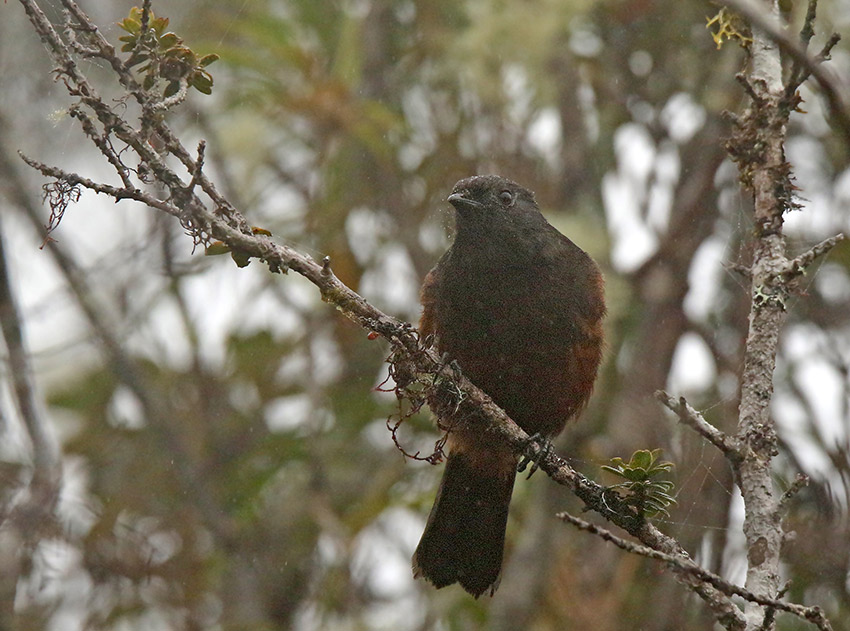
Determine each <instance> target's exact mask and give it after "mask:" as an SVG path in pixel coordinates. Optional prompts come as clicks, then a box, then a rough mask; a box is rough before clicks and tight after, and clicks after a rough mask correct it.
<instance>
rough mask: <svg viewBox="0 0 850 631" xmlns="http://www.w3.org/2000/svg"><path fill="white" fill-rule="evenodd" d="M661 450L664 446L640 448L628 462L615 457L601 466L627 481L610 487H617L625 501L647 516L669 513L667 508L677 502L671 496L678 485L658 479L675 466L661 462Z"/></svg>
mask: <svg viewBox="0 0 850 631" xmlns="http://www.w3.org/2000/svg"><path fill="white" fill-rule="evenodd" d="M661 452H662V450H661V449H653V450H652V451H650V450H648V449H640V450H638V451H636V452H634V453H633V454H632V457H631V459H630V460H629V461H628V462H625V461H624V460H623V459H622V458H612V459H611V464H610V465H602V469H603V470H604V471H608V472H609V473H613V474H614V475H616V476H617V477H619V478H622V479H623V480H625V482H620V483H619V484H615V485H613V486H610V487H608V488H609V489H612V490H616V491H617V492H618V493H619V494H620V495H621V496H622V497H623V499H624V501H625V502H626V504H628V505H630V506H633V507H635V509H637V511H638V512H639V513H640V514H641V515H642V516H644V517H655V516H657V515H664V516H669V515H670V513H668V512H667V507H668V506H671V505H673V504H675V503H676V500H675V499H674V498H673V496H672V495H670V491H672V490H673V488H674V487H675V484H674V483H673V482H671V481H670V480H661V479H657V478H659V477H660V476H662V475H664V474H666V473H668V472H669V471H670V470H671V469H672V468H673V463H672V462H659V458H660V457H661Z"/></svg>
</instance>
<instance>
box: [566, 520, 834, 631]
mask: <svg viewBox="0 0 850 631" xmlns="http://www.w3.org/2000/svg"><path fill="white" fill-rule="evenodd" d="M557 517H558V518H559V519H561V520H563V521H565V522H567V523H569V524H572V525H573V526H575V527H576V528H578V529H580V530H584V531H586V532H589V533H591V534H594V535H596V536H598V537H600V538H602V539H604V540H605V541H608V542H610V543H613V544H614V545H615V546H617V547H618V548H620V549H622V550H625V551H627V552H631V553H632V554H638V555H640V556H644V557H647V558H649V559H655V560H656V561H663V562H665V563H667V564H668V565H669V566H671V568H673V569H675V570H678V571H680V572H684V573H686V574H690V575H693V576H694V577H695V578H697V579H699V580H700V581H704V582H706V583H709V584H710V585H712V586H713V587H714V588H715V589H717V590H718V591H720V592H722V593H723V594H726V595H727V596H740V597H741V598H743V599H744V600H747V601H749V602H753V603H756V604H758V605H761V606H763V607H767V608H768V610H779V611H785V612H787V613H791V614H794V615H796V616H799V617H800V618H803V619H804V620H808V621H809V622H811V623H812V624H814V625H816V626H817V627H818V628H819V629H822V630H823V631H831V629H832V625H831V624H830V622H829V620H828V619H827V618H826V616H824V613H823V610H821V608H820V607H804V606H802V605H797V604H794V603H786V602H783V601H781V600H777V599H775V598H765V597H763V596H759V595H758V594H754V593H753V592H751V591H749V590H747V589H744V588H743V587H739V586H738V585H735V584H734V583H730V582H729V581H727V580H725V579H724V578H722V577H720V576H718V575H717V574H714V573H713V572H709V571H708V570H706V569H705V568H703V567H701V566H699V565H697V564H696V563H694V562H693V561H692V560H691V559H689V558H682V557H679V556H673V555H671V554H666V553H664V552H660V551H658V550H653V549H651V548H647V547H646V546H642V545H640V544H637V543H634V542H632V541H627V540H626V539H623V538H622V537H618V536H617V535H615V534H614V533H612V532H610V531H608V530H606V529H605V528H602V527H600V526H597V525H596V524H592V523H590V522H588V521H585V520H584V519H581V518H579V517H575V516H574V515H571V514H569V513H566V512H563V513H558V515H557ZM727 628H728V627H727Z"/></svg>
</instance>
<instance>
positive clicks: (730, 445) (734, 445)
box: [655, 390, 745, 462]
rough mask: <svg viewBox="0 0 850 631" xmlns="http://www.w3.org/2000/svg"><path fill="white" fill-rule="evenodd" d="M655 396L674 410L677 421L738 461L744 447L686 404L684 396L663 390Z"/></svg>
mask: <svg viewBox="0 0 850 631" xmlns="http://www.w3.org/2000/svg"><path fill="white" fill-rule="evenodd" d="M655 398H656V399H658V400H659V401H660V402H661V403H662V405H664V406H665V407H667V408H668V409H669V410H671V411H672V412H675V413H676V415H677V416H678V417H679V421H681V422H682V423H684V424H685V425H687V426H688V427H690V428H691V429H693V430H694V431H695V432H697V433H698V434H699V435H700V436H702V437H703V438H705V439H706V440H707V441H708V442H710V443H711V444H712V445H714V446H715V447H717V448H718V449H719V450H720V451H722V452H723V454H724V455H726V457H727V458H729V459H730V460H731V461H732V462H738V461H740V460H741V459H742V458H743V457H744V453H743V450H744V449H745V447H744V446H743V445H741V444H740V443H739V442H738V441H737V440H735V439H734V438H733V437H731V436H729V435H727V434H726V433H724V432H722V431H720V430H719V429H717V428H716V427H715V426H714V425H712V424H711V423H709V422H708V421H706V420H705V417H704V416H703V415H702V414H700V413H699V412H698V411H697V410H695V409H694V408H692V407H691V406H690V405H689V404H688V402H687V401H686V400H685V397H679V398H678V399H676V398H675V397H673V396H671V395H670V394H668V393H667V392H665V391H664V390H657V391H656V392H655Z"/></svg>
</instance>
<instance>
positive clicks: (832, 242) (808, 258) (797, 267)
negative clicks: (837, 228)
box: [787, 232, 844, 278]
mask: <svg viewBox="0 0 850 631" xmlns="http://www.w3.org/2000/svg"><path fill="white" fill-rule="evenodd" d="M843 240H844V234H843V233H840V232H839V233H838V234H837V235H835V236H834V237H829V238H828V239H824V240H823V241H821V242H820V243H818V244H817V245H815V246H813V247H812V248H811V249H809V250H807V251H806V252H803V253H802V254H801V255H800V256H798V257H796V258H794V259H792V260H791V261H789V265H788V272H787V275H788V276H789V277H791V278H793V277H795V276H800V275H801V274H805V272H806V269H807V268H808V267H809V266H810V265H811V264H812V263H814V261H815V259H817V258H820V257H821V256H823V255H824V254H826V253H827V252H829V251H830V250H831V249H832V248H834V247H835V246H836V245H837V244H838V243H839V242H841V241H843Z"/></svg>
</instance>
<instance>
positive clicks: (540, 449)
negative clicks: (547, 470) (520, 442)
mask: <svg viewBox="0 0 850 631" xmlns="http://www.w3.org/2000/svg"><path fill="white" fill-rule="evenodd" d="M531 445H537V453H535V454H534V455H533V456H527V455H526V456H523V457H522V458H520V461H519V464H518V465H517V468H516V470H517V472H518V473H522V472H523V471H525V469H526V467H528V465H529V464H531V469H529V471H528V478H530V477H531V476H533V475H534V472H535V471H537V470H538V469H539V468H540V463H541V462H543V461H544V460H545V459H546V458H548V457H549V456H550V455H551V454H552V452H554V451H555V446H554V445H553V444H552V441H550V440H549V439H548V438H546V436H544V435H543V434H541V433H539V432H535V433H534V434H532V435H531V436H529V437H528V442H527V443H526V448H528V447H530V446H531ZM528 478H526V479H528Z"/></svg>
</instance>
